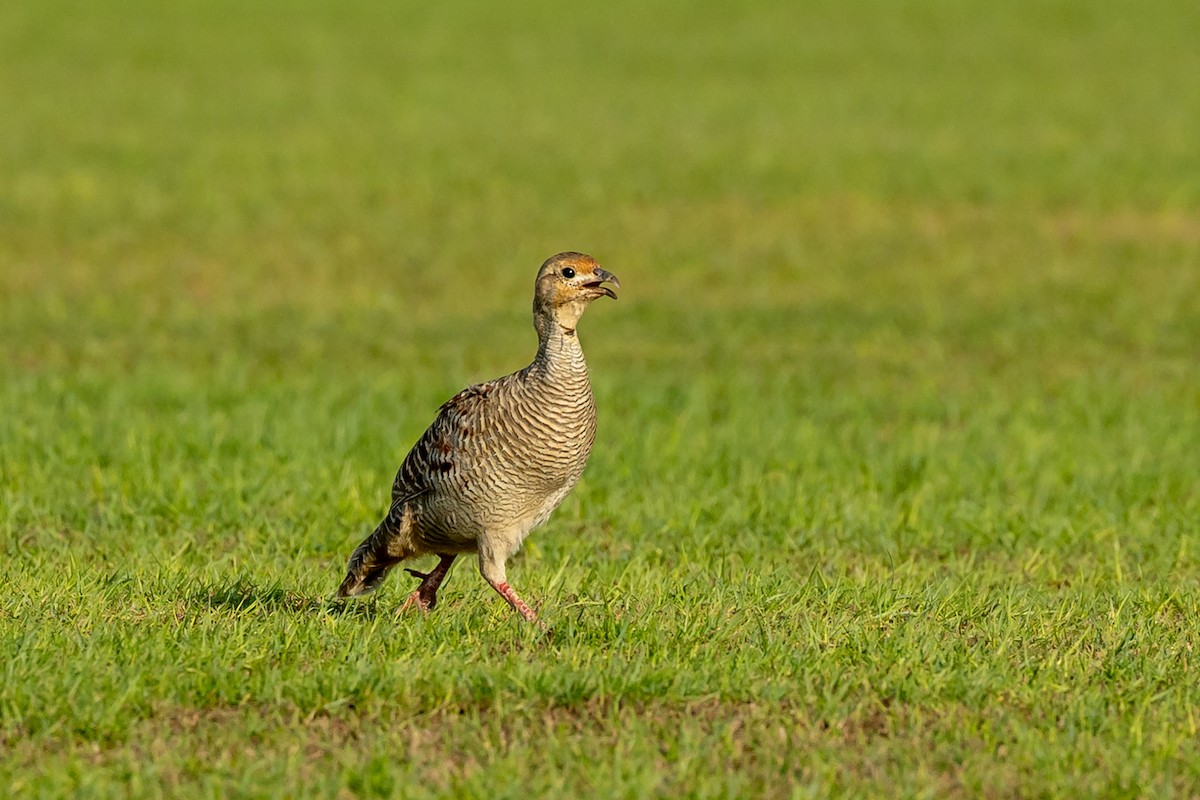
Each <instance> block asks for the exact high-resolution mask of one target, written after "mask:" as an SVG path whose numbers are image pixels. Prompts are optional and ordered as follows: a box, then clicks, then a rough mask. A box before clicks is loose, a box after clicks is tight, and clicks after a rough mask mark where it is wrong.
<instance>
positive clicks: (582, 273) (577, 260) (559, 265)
mask: <svg viewBox="0 0 1200 800" xmlns="http://www.w3.org/2000/svg"><path fill="white" fill-rule="evenodd" d="M606 283H611V284H612V285H613V286H614V287H616V288H618V289H619V288H621V282H620V281H619V280H617V276H616V275H613V274H612V273H611V272H609V271H608V270H605V269H601V268H600V265H599V264H597V263H596V259H594V258H592V257H591V256H587V255H584V254H583V253H559V254H558V255H556V256H551V257H550V258H548V259H546V262H545V263H544V264H542V268H541V269H540V270H538V276H537V283H536V284H535V285H534V292H533V313H534V316H535V317H538V316H542V315H547V314H548V315H549V316H550V317H551V318H553V319H554V320H556V321H557V322H558V323H559V324H560V325H562V326H563V327H564V328H567V329H570V330H574V328H575V323H576V322H578V321H579V317H580V316H582V315H583V312H584V309H586V308H587V307H588V306H589V305H590V304H591V302H592V301H593V300H596V299H598V298H601V297H611V298H612V299H614V300H616V299H617V293H616V292H614V291H613V290H612V288H610V287H608V286H605V285H604V284H606Z"/></svg>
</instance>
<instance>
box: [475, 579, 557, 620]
mask: <svg viewBox="0 0 1200 800" xmlns="http://www.w3.org/2000/svg"><path fill="white" fill-rule="evenodd" d="M488 583H489V584H490V585H491V587H492V588H493V589H495V590H496V593H497V594H499V595H500V596H501V597H503V598H504V599H505V600H507V601H508V604H509V605H510V606H512V607H513V608H514V609H516V610H517V611H518V612H520V614H521V616H522V617H524V618H525V619H527V620H529V621H530V622H533V623H536V624H537V626H538V627H539V628H541V629H542V630H543V631H545V630H548V629H547V628H546V623H544V622H542V621H541V620H540V619H538V615H537V614H535V613H533V609H532V608H530V607H529V606H528V605H527V604H526V603H525V601H524V600H522V599H521V598H520V597H518V596H517V593H516V592H514V591H513V588H512V587H511V586H509V585H508V583H507V582H506V581H495V582H493V581H490V580H489V581H488Z"/></svg>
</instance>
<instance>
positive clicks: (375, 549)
mask: <svg viewBox="0 0 1200 800" xmlns="http://www.w3.org/2000/svg"><path fill="white" fill-rule="evenodd" d="M605 283H611V284H612V285H613V286H616V287H618V288H619V287H620V282H619V281H618V280H617V277H616V276H615V275H613V274H612V273H610V272H607V271H605V270H603V269H601V268H600V265H599V264H597V263H596V260H595V259H594V258H592V257H591V256H586V255H584V254H582V253H559V254H558V255H556V256H553V257H551V258H549V259H547V260H546V262H545V263H544V264H542V267H541V269H540V270H538V275H537V281H536V283H535V284H534V294H533V324H534V327H535V328H536V329H537V334H538V350H537V355H536V356H534V358H533V363H532V364H530V365H529V366H528V367H525V369H522V370H520V371H519V372H514V373H512V374H511V375H505V376H504V377H503V378H497V379H496V380H492V381H488V382H486V383H480V384H478V385H475V386H471V387H468V388H467V389H464V390H463V391H461V392H459V393H458V394H456V395H455V396H454V397H452V398H450V400H448V401H447V402H446V403H445V405H443V406H442V407H441V410H440V411H439V413H438V415H437V418H436V419H435V420H434V421H433V424H432V425H430V426H429V429H428V430H426V431H425V433H424V434H423V435H422V436H421V438H420V439H418V440H417V443H416V444H415V445H413V448H412V450H411V451H410V452H409V454H408V455H407V456H406V457H405V459H404V462H403V464H401V466H400V471H399V473H397V475H396V482H395V484H394V485H393V486H392V504H391V508H389V509H388V513H387V516H385V517H384V518H383V521H382V522H380V523H379V527H377V528H376V529H375V532H374V533H372V534H371V535H370V536H368V537H367V539H366V540H365V541H364V542H363V543H362V544H360V545H359V546H358V548H357V549H356V550H355V551H354V553H353V555H351V556H350V564H349V566H348V568H347V573H346V579H345V580H344V581H342V585H341V586H340V587H339V588H338V595H339V596H340V597H350V596H353V595H358V594H362V593H364V592H369V591H371V590H372V589H375V588H376V587H378V586H379V584H380V582H381V581H382V580H383V579H384V577H385V576H386V575H387V573H388V572H389V571H390V570H391V569H392V568H393V567H394V566H396V565H397V564H399V563H400V562H401V561H404V560H406V559H409V558H412V557H414V556H418V555H422V554H425V553H433V554H436V555H438V556H439V557H440V559H441V560H440V561H439V562H438V564H437V566H435V567H434V568H433V569H432V570H431V571H430V572H429V573H428V574H426V573H421V572H417V571H415V570H408V572H410V573H411V574H412V575H414V576H415V577H417V578H420V579H421V583H420V585H419V586H418V587H417V589H416V591H414V592H413V593H412V594H411V595H410V596H409V598H408V600H407V601H406V602H405V606H409V605H415V606H417V607H418V608H420V609H422V610H426V611H428V610H429V609H432V608H433V607H434V605H435V604H436V603H437V590H438V587H439V586H440V585H441V583H442V581H443V580H444V579H445V577H446V573H447V572H449V570H450V565H451V564H452V563H453V562H454V559H455V557H456V556H458V555H459V554H461V553H477V554H478V556H479V571H480V572H481V573H482V574H483V578H484V580H486V581H487V582H488V584H490V585H491V587H492V588H493V589H495V590H496V591H497V592H498V593H499V594H500V596H501V597H503V598H504V599H505V600H507V601H508V603H509V605H511V606H512V607H513V608H514V609H516V610H517V611H519V612H520V613H521V614H522V615H523V616H524V617H525V618H526V619H528V620H530V621H534V622H538V624H539V625H540V624H541V623H540V621H539V620H538V619H537V615H536V614H534V612H533V610H532V609H531V608H530V607H529V606H528V605H526V604H525V602H524V601H523V600H521V598H520V597H518V596H517V593H516V592H514V591H513V589H512V587H511V586H509V585H508V579H507V577H506V575H505V562H506V561H507V560H508V558H509V556H511V555H512V554H513V553H515V552H516V551H517V549H518V548H519V547H520V546H521V542H522V541H524V539H525V537H526V535H528V533H529V532H530V531H531V530H532V529H533V528H535V527H537V526H538V525H540V524H541V523H543V522H545V520H546V518H547V517H549V516H550V512H552V511H553V510H554V509H555V507H556V506H558V504H559V503H561V502H562V500H563V498H564V497H566V496H567V493H568V492H570V491H571V488H572V487H573V486H575V483H576V482H577V481H578V480H579V476H580V475H582V474H583V468H584V466H586V464H587V460H588V454H589V453H590V452H591V449H592V441H593V440H594V439H595V437H596V404H595V401H594V400H593V399H592V388H591V385H590V384H589V382H588V371H587V364H586V363H585V362H584V359H583V349H582V348H581V347H580V346H579V337H578V336H577V335H576V333H575V326H576V324H577V323H578V322H579V318H580V316H581V315H582V314H583V312H584V311H585V310H586V309H587V307H588V305H590V304H591V302H592V301H593V300H596V299H598V298H600V297H606V296H607V297H612V298H614V299H615V298H616V296H617V295H616V293H615V292H613V290H612V289H610V288H608V287H607V286H605V285H604V284H605ZM543 627H544V626H543Z"/></svg>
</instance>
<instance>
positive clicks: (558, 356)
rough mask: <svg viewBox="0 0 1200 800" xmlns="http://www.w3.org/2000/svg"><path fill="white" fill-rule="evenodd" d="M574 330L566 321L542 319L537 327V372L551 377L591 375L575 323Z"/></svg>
mask: <svg viewBox="0 0 1200 800" xmlns="http://www.w3.org/2000/svg"><path fill="white" fill-rule="evenodd" d="M577 319H578V318H576V319H573V320H571V323H572V324H571V325H570V327H568V326H567V324H566V321H565V320H563V319H561V318H559V317H557V316H554V315H551V314H545V315H538V317H537V318H536V319H535V321H534V323H535V326H536V327H537V332H538V351H537V355H536V356H535V357H534V359H533V364H532V365H531V367H532V369H533V370H534V371H537V372H540V373H544V374H546V375H548V376H550V375H564V374H566V375H569V374H579V373H583V374H584V375H586V374H587V363H586V362H585V361H584V359H583V348H582V347H581V346H580V345H579V335H578V334H577V333H576V332H575V327H574V322H576V321H577Z"/></svg>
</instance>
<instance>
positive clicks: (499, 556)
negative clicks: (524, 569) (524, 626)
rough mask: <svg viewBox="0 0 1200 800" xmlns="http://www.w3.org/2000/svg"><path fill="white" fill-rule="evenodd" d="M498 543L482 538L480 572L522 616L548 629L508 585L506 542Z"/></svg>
mask: <svg viewBox="0 0 1200 800" xmlns="http://www.w3.org/2000/svg"><path fill="white" fill-rule="evenodd" d="M495 544H496V543H494V542H491V541H488V540H486V539H485V540H482V541H480V543H479V574H480V575H482V576H483V579H484V580H485V581H487V582H488V586H491V587H492V588H493V589H495V590H496V594H498V595H500V596H501V597H503V598H504V600H505V602H507V603H508V604H509V605H510V606H512V607H513V608H514V609H515V610H516V611H518V612H519V613H520V614H521V616H522V617H524V618H525V619H527V620H529V621H530V622H534V623H537V626H538V627H539V628H541V629H542V630H543V631H546V630H548V629H547V628H546V623H544V622H542V621H541V620H540V619H538V616H537V614H535V613H533V609H532V608H530V607H529V606H528V605H527V604H526V603H525V601H524V600H522V599H521V598H520V597H518V596H517V593H516V592H514V591H513V588H512V587H511V586H509V585H508V576H507V575H506V574H505V571H504V560H505V557H506V555H507V552H506V551H505V550H504V549H503V547H504V542H503V540H501V542H500V545H501V548H499V549H498V548H497V547H496V546H495Z"/></svg>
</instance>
